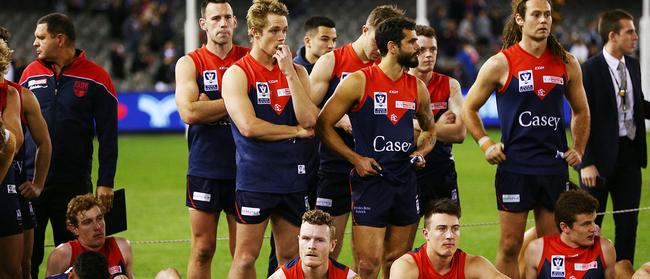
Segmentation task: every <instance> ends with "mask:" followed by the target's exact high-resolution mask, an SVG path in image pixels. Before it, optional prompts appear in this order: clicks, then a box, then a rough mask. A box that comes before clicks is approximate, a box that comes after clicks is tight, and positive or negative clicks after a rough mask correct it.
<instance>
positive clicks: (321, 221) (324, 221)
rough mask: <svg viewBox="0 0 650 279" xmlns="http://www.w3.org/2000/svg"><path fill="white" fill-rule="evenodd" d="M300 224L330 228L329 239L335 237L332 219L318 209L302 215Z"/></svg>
mask: <svg viewBox="0 0 650 279" xmlns="http://www.w3.org/2000/svg"><path fill="white" fill-rule="evenodd" d="M302 222H303V223H308V224H312V225H327V226H328V227H329V228H330V239H334V237H335V232H336V231H335V230H336V228H335V227H334V219H333V218H332V216H330V214H329V213H327V212H325V211H322V210H320V209H314V210H310V211H307V212H305V213H304V214H303V215H302Z"/></svg>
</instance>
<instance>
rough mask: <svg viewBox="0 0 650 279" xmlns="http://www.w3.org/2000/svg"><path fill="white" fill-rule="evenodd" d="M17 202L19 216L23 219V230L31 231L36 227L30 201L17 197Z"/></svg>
mask: <svg viewBox="0 0 650 279" xmlns="http://www.w3.org/2000/svg"><path fill="white" fill-rule="evenodd" d="M18 202H19V204H20V215H21V216H22V219H23V230H31V229H33V228H35V227H36V214H35V213H34V208H33V207H32V201H30V200H28V199H26V198H24V197H23V196H21V195H18Z"/></svg>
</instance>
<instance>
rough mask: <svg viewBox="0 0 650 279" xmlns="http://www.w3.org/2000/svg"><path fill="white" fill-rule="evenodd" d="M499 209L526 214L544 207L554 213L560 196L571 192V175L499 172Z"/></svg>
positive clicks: (497, 191)
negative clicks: (536, 208)
mask: <svg viewBox="0 0 650 279" xmlns="http://www.w3.org/2000/svg"><path fill="white" fill-rule="evenodd" d="M494 184H495V188H496V195H497V209H498V210H501V211H509V212H524V211H529V210H532V209H534V208H535V207H538V206H543V207H545V208H546V209H548V210H550V211H553V208H554V207H555V201H557V199H558V197H559V196H560V194H561V193H562V192H564V191H567V190H569V175H568V174H558V175H530V174H519V173H512V172H505V171H499V170H497V174H496V177H495V182H494Z"/></svg>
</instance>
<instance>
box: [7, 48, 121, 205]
mask: <svg viewBox="0 0 650 279" xmlns="http://www.w3.org/2000/svg"><path fill="white" fill-rule="evenodd" d="M20 84H21V85H22V86H23V87H26V88H29V89H30V90H31V91H32V92H34V95H35V96H36V98H37V99H38V102H39V103H40V106H41V111H42V112H43V117H44V118H45V121H46V122H47V126H48V129H49V132H50V138H51V140H52V160H51V163H50V171H49V174H48V178H47V183H46V185H61V187H59V188H61V189H48V186H46V189H45V191H46V192H49V193H70V192H88V191H89V190H91V189H90V186H91V185H92V182H91V176H90V174H91V169H92V154H93V138H94V136H95V133H97V139H98V141H99V171H98V175H97V185H102V186H110V187H112V186H113V182H114V179H115V167H116V164H117V93H116V92H115V88H114V87H113V83H112V82H111V78H110V76H109V75H108V73H107V72H106V71H105V70H104V69H103V68H102V67H100V66H99V65H97V64H95V63H93V62H91V61H90V60H88V59H86V55H85V53H84V52H83V51H81V50H77V51H76V54H75V59H74V60H73V61H72V63H70V64H69V65H67V66H65V67H63V68H62V69H61V72H60V73H59V74H58V75H57V74H56V73H55V71H54V70H53V67H52V64H51V63H49V62H45V61H42V60H39V59H37V60H35V61H33V62H32V63H30V64H29V65H28V66H27V68H26V69H25V71H24V72H23V74H22V76H21V78H20ZM25 143H27V144H29V146H27V157H26V162H25V167H26V170H27V175H28V177H31V176H32V175H33V167H34V166H33V158H34V153H35V146H34V144H33V142H32V141H31V140H25ZM62 186H65V187H62ZM71 187H83V189H71ZM64 188H65V189H64Z"/></svg>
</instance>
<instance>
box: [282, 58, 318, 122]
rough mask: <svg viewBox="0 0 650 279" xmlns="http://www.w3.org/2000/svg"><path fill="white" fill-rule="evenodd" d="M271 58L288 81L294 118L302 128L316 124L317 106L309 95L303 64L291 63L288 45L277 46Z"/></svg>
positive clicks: (306, 75) (307, 78)
mask: <svg viewBox="0 0 650 279" xmlns="http://www.w3.org/2000/svg"><path fill="white" fill-rule="evenodd" d="M273 58H275V61H277V63H278V67H279V68H280V70H281V71H282V74H284V76H285V77H286V78H287V82H288V83H289V90H291V102H292V103H293V111H294V112H295V114H296V120H298V123H299V124H300V126H301V127H303V128H313V127H314V126H316V118H317V117H318V108H317V107H316V106H315V105H314V103H313V102H312V101H311V99H310V97H309V91H310V90H309V88H310V87H309V75H308V74H307V70H305V68H304V67H303V66H301V65H298V64H294V63H293V57H292V55H291V50H289V46H288V45H280V46H278V50H277V51H276V52H275V54H273Z"/></svg>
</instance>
